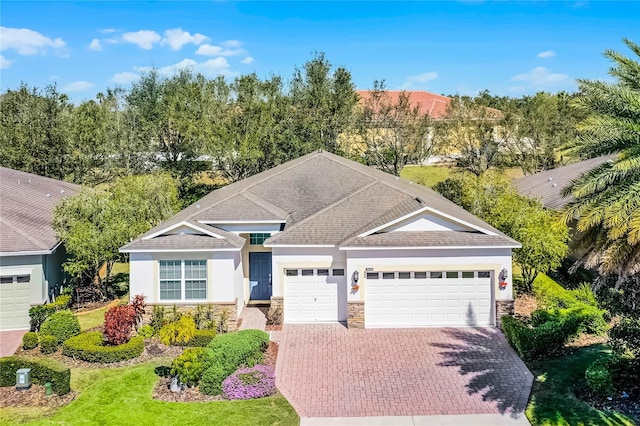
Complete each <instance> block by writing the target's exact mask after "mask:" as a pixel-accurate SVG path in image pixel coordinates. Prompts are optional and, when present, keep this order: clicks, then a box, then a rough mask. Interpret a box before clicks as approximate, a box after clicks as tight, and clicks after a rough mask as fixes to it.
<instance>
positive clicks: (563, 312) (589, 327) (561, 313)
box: [531, 305, 609, 334]
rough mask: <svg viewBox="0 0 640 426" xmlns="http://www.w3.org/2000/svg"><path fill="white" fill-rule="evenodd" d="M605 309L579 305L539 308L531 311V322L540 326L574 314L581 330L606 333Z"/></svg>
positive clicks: (564, 319)
mask: <svg viewBox="0 0 640 426" xmlns="http://www.w3.org/2000/svg"><path fill="white" fill-rule="evenodd" d="M604 314H605V311H604V310H602V309H598V308H596V307H594V306H588V305H579V306H576V307H573V308H567V309H550V310H541V309H538V310H536V311H533V312H532V313H531V324H532V325H533V326H534V327H538V326H540V325H542V324H544V323H545V322H548V321H566V320H567V318H568V317H570V316H574V317H576V318H577V320H578V321H579V323H580V325H579V330H578V331H579V332H586V333H590V334H604V333H605V332H606V331H607V329H608V327H609V326H608V324H607V322H606V321H605V319H604Z"/></svg>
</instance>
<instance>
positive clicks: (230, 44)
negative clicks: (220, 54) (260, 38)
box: [220, 40, 242, 48]
mask: <svg viewBox="0 0 640 426" xmlns="http://www.w3.org/2000/svg"><path fill="white" fill-rule="evenodd" d="M220 44H221V45H223V46H224V47H229V48H233V47H240V46H242V42H241V41H240V40H227V41H223V42H222V43H220Z"/></svg>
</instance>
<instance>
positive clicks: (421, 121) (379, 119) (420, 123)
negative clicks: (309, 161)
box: [343, 81, 434, 176]
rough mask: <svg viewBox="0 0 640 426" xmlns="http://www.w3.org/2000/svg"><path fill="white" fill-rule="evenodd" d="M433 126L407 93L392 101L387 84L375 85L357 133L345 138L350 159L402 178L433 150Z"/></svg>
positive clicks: (358, 124)
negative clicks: (406, 168)
mask: <svg viewBox="0 0 640 426" xmlns="http://www.w3.org/2000/svg"><path fill="white" fill-rule="evenodd" d="M431 126H432V123H431V120H430V119H429V116H428V115H427V114H423V113H421V112H420V107H419V106H418V105H411V100H410V99H409V95H408V94H407V93H400V95H399V96H398V98H397V100H394V99H392V98H391V97H390V96H389V93H388V92H387V90H386V89H385V85H384V81H375V82H374V83H373V90H371V92H370V96H369V98H367V99H366V100H365V102H364V105H363V106H362V108H361V110H360V114H359V117H358V120H357V126H356V129H357V130H356V131H355V132H353V133H348V134H347V135H345V136H344V137H343V139H344V143H343V144H344V145H346V147H347V148H346V149H347V150H348V151H349V154H350V156H351V157H354V158H355V159H356V160H358V161H363V162H364V163H365V164H367V165H370V166H375V167H377V168H379V169H380V170H383V171H385V172H387V173H391V174H393V175H396V176H399V175H400V170H402V168H403V167H404V166H405V165H406V164H408V163H414V164H415V163H420V162H421V161H422V160H424V159H425V158H427V157H428V156H429V155H430V154H431V152H432V151H433V150H434V142H433V141H432V139H431V132H432V127H431Z"/></svg>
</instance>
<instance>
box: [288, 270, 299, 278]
mask: <svg viewBox="0 0 640 426" xmlns="http://www.w3.org/2000/svg"><path fill="white" fill-rule="evenodd" d="M287 276H288V277H297V276H298V270H297V269H287Z"/></svg>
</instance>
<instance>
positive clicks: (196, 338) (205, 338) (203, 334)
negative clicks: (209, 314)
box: [185, 330, 217, 348]
mask: <svg viewBox="0 0 640 426" xmlns="http://www.w3.org/2000/svg"><path fill="white" fill-rule="evenodd" d="M216 334H217V333H216V331H215V330H196V331H194V332H193V337H192V338H191V339H189V341H188V342H187V343H185V346H190V347H197V348H204V347H206V346H207V345H208V344H209V343H211V341H212V340H213V339H214V337H216Z"/></svg>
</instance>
